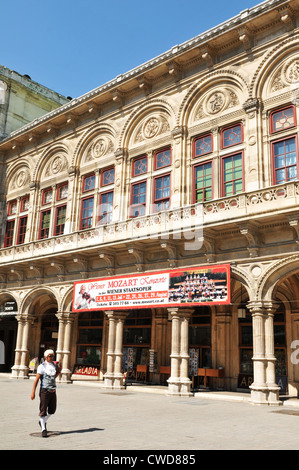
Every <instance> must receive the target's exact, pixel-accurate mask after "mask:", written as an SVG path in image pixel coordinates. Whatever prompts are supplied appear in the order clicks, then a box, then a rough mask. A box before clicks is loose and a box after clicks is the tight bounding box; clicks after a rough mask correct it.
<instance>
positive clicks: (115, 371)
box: [104, 311, 128, 389]
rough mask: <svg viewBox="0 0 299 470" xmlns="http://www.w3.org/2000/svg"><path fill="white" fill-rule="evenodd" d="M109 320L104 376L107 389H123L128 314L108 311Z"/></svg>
mask: <svg viewBox="0 0 299 470" xmlns="http://www.w3.org/2000/svg"><path fill="white" fill-rule="evenodd" d="M106 315H107V317H108V320H109V333H108V351H107V372H106V373H105V374H104V383H105V387H106V388H113V389H123V388H124V375H123V373H122V370H121V366H122V355H123V352H122V347H123V326H124V321H125V318H126V316H127V315H128V312H124V311H107V312H106Z"/></svg>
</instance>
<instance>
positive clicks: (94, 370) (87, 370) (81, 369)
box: [74, 366, 99, 377]
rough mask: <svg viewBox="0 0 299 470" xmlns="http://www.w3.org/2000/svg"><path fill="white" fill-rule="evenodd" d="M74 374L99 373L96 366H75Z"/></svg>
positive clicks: (92, 374)
mask: <svg viewBox="0 0 299 470" xmlns="http://www.w3.org/2000/svg"><path fill="white" fill-rule="evenodd" d="M74 374H75V375H91V376H93V377H96V376H97V375H98V374H99V370H98V369H97V368H96V367H80V366H79V367H77V368H76V370H75V372H74Z"/></svg>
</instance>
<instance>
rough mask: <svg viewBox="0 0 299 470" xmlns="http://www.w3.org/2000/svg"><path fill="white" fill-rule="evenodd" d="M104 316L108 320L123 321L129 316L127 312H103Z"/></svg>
mask: <svg viewBox="0 0 299 470" xmlns="http://www.w3.org/2000/svg"><path fill="white" fill-rule="evenodd" d="M105 314H106V316H107V317H108V319H109V320H110V319H111V320H125V319H126V318H127V316H128V315H129V311H128V310H105Z"/></svg>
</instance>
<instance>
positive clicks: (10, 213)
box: [7, 199, 18, 217]
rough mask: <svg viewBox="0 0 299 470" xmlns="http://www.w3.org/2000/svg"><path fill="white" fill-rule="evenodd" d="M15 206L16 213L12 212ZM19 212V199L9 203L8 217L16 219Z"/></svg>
mask: <svg viewBox="0 0 299 470" xmlns="http://www.w3.org/2000/svg"><path fill="white" fill-rule="evenodd" d="M13 204H15V206H16V211H15V212H12V210H11V208H12V206H13ZM17 212H18V202H17V199H13V200H12V201H9V202H8V210H7V215H8V216H13V217H15V216H16V215H17Z"/></svg>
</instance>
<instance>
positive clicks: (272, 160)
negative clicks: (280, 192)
mask: <svg viewBox="0 0 299 470" xmlns="http://www.w3.org/2000/svg"><path fill="white" fill-rule="evenodd" d="M291 139H294V141H295V147H296V149H295V151H296V164H295V165H291V166H296V169H297V175H296V180H298V178H299V158H298V157H299V155H298V137H297V135H294V134H293V135H288V136H285V137H281V138H279V139H275V140H273V141H271V165H272V182H273V185H278V184H284V183H288V182H291V181H294V180H293V179H291V180H288V179H285V180H284V181H281V182H279V183H278V182H277V179H276V170H277V168H275V154H274V145H275V144H277V143H279V142H286V141H287V140H291ZM286 168H287V166H286V165H285V166H284V169H285V170H286Z"/></svg>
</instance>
